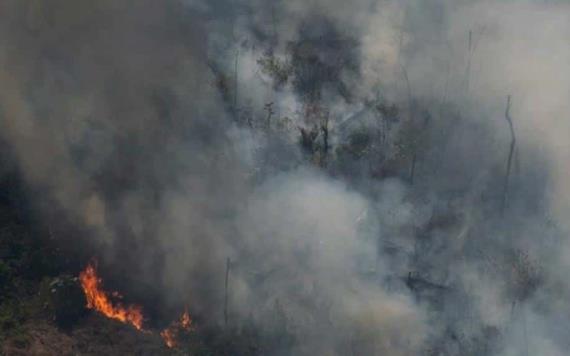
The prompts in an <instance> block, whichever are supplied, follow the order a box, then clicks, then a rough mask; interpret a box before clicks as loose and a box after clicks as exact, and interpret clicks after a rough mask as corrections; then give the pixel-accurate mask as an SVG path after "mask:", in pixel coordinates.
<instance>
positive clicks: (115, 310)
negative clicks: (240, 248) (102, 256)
mask: <svg viewBox="0 0 570 356" xmlns="http://www.w3.org/2000/svg"><path fill="white" fill-rule="evenodd" d="M79 280H80V281H81V287H82V288H83V291H84V292H85V297H86V298H87V308H89V309H95V310H96V311H98V312H100V313H101V314H103V315H105V316H106V317H108V318H111V319H116V320H119V321H121V322H123V323H126V324H131V325H133V326H134V327H135V328H136V329H137V330H142V324H143V319H144V318H143V314H142V308H141V307H140V306H137V305H128V306H126V307H125V306H123V305H122V304H121V303H116V304H115V305H113V303H112V301H111V299H110V298H109V296H108V293H107V292H105V291H103V289H102V288H101V285H102V283H101V278H99V277H98V276H97V270H96V268H95V266H94V264H91V263H90V264H88V265H87V268H85V270H84V271H83V272H81V273H80V274H79ZM111 295H112V296H115V297H116V298H122V296H121V295H120V294H119V293H117V292H112V293H111Z"/></svg>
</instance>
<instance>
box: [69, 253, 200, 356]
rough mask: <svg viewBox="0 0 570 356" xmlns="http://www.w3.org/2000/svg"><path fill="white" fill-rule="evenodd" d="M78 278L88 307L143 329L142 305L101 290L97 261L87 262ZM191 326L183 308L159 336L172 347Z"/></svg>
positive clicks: (140, 329)
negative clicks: (130, 302) (128, 302)
mask: <svg viewBox="0 0 570 356" xmlns="http://www.w3.org/2000/svg"><path fill="white" fill-rule="evenodd" d="M79 280H80V282H81V287H82V288H83V292H84V293H85V298H86V300H87V308H88V309H93V310H95V311H97V312H99V313H101V314H102V315H104V316H106V317H107V318H110V319H114V320H118V321H120V322H122V323H124V324H130V325H132V326H134V327H135V328H136V329H137V330H139V331H145V330H144V329H143V323H144V319H145V318H144V315H143V312H142V307H141V306H138V305H134V304H129V305H124V304H123V303H121V302H120V299H122V298H123V296H122V295H121V294H120V293H119V292H116V291H115V292H107V291H105V290H103V281H102V279H101V278H100V277H99V276H98V275H97V263H95V262H91V263H89V264H88V265H87V267H86V268H85V270H83V271H82V272H81V273H80V274H79ZM191 327H192V319H191V318H190V314H189V313H188V310H187V309H185V310H184V312H183V313H182V315H181V316H180V318H179V319H178V320H175V321H174V322H172V323H171V324H170V325H169V326H168V327H167V328H166V329H164V330H162V331H161V332H160V336H161V337H162V339H163V340H164V343H165V344H166V346H168V347H169V348H174V347H176V346H178V338H179V337H180V335H181V334H182V333H184V332H188V331H190V330H191Z"/></svg>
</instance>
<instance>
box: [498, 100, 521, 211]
mask: <svg viewBox="0 0 570 356" xmlns="http://www.w3.org/2000/svg"><path fill="white" fill-rule="evenodd" d="M505 119H506V120H507V123H508V124H509V129H510V131H511V144H510V147H509V156H508V158H507V168H506V172H505V180H504V185H503V199H502V201H501V213H503V212H504V211H505V208H506V204H507V195H508V191H509V177H510V175H511V166H512V161H513V153H514V151H515V145H516V142H517V140H516V137H515V129H514V126H513V120H512V118H511V96H510V95H509V96H507V108H506V109H505Z"/></svg>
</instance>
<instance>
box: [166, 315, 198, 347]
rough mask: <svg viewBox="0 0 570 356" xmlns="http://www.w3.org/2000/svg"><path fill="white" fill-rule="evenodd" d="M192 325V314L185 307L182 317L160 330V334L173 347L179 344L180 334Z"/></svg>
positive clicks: (167, 344)
mask: <svg viewBox="0 0 570 356" xmlns="http://www.w3.org/2000/svg"><path fill="white" fill-rule="evenodd" d="M191 326H192V319H190V314H188V310H187V309H184V313H182V315H181V316H180V319H179V320H177V321H175V322H173V323H172V324H170V326H169V327H168V328H166V329H164V330H162V331H161V332H160V336H162V339H163V340H164V343H165V344H166V346H168V347H170V348H173V347H176V346H177V345H178V340H177V339H178V335H179V334H180V333H181V332H182V331H189V330H190V328H191Z"/></svg>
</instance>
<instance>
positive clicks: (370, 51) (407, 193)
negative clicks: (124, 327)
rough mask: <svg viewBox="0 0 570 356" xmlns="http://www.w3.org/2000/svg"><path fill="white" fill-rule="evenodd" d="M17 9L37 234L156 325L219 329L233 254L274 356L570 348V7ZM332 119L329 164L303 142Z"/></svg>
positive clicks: (234, 316)
mask: <svg viewBox="0 0 570 356" xmlns="http://www.w3.org/2000/svg"><path fill="white" fill-rule="evenodd" d="M0 14H1V15H0V26H1V34H0V49H1V54H0V64H1V66H0V68H1V69H0V83H1V84H0V114H1V120H0V125H1V127H0V129H1V131H0V137H1V140H2V141H4V142H5V143H6V144H7V145H8V146H9V147H10V149H11V151H12V152H13V156H14V160H15V162H16V163H17V165H18V167H19V169H20V171H21V173H22V176H23V179H24V180H25V181H26V183H27V184H28V186H29V189H30V191H31V192H34V194H35V195H34V198H35V199H36V202H35V203H36V204H37V205H38V207H37V208H38V211H39V212H40V215H41V216H42V221H43V222H44V223H45V224H46V225H47V226H49V227H50V230H53V231H56V234H58V233H61V234H65V229H67V228H68V226H69V225H74V226H78V227H79V228H80V231H81V232H82V234H81V236H74V244H77V245H78V246H85V247H86V249H87V250H88V251H89V253H93V254H95V255H97V257H98V258H99V259H101V260H102V264H103V265H104V266H106V267H105V268H106V271H107V275H108V278H109V279H111V280H112V279H114V280H115V282H116V283H122V285H123V286H124V288H126V289H127V290H128V291H130V294H131V295H132V297H133V298H143V299H144V298H148V300H146V301H145V303H144V304H145V307H147V308H148V307H149V303H151V301H152V302H153V303H156V305H154V306H153V307H154V308H156V310H154V311H153V312H154V313H156V314H157V315H158V316H157V318H159V319H160V318H161V317H163V316H162V315H160V314H161V312H164V311H165V310H166V311H168V310H172V309H176V308H180V307H181V306H183V305H186V304H188V305H190V309H191V311H192V313H193V314H196V315H197V316H198V320H200V319H202V320H203V322H204V323H211V324H217V323H222V322H223V318H224V315H223V307H222V306H223V304H224V293H225V291H224V274H225V269H226V259H227V258H229V259H230V260H231V274H230V290H229V291H230V293H229V294H230V295H229V321H230V323H232V324H233V325H241V324H243V323H246V322H248V321H253V322H254V324H255V325H257V326H258V327H259V329H260V330H264V332H265V334H266V335H265V336H266V339H267V340H270V342H269V343H268V345H265V349H264V351H265V352H266V353H267V354H300V355H304V354H327V355H346V354H362V355H420V354H433V355H465V354H476V355H511V354H521V353H525V352H526V354H529V355H530V354H543V355H550V354H551V355H559V354H560V355H562V354H564V352H563V350H565V348H566V346H567V345H566V343H567V341H566V340H565V336H564V333H563V332H560V331H559V330H561V329H563V330H566V331H567V330H568V329H569V328H570V324H568V322H567V320H566V319H567V318H564V317H561V316H566V317H567V316H568V314H569V312H570V310H569V309H568V307H567V305H566V304H567V303H565V302H564V301H565V300H567V299H568V297H569V295H570V289H569V287H568V283H567V281H566V278H565V277H566V271H567V270H568V267H569V261H570V257H568V256H570V254H569V251H570V245H569V244H568V241H567V238H566V231H567V229H568V226H566V225H567V222H566V218H567V216H568V212H569V206H568V201H569V199H568V198H569V192H568V189H567V187H566V186H565V178H566V177H565V176H566V173H567V172H568V158H569V157H570V149H569V146H568V144H567V142H566V141H567V140H566V134H567V133H568V132H570V127H568V121H567V120H566V119H565V118H566V117H567V115H568V111H569V107H568V103H567V100H566V96H567V94H568V92H569V90H570V79H569V78H568V70H567V68H566V66H565V64H566V63H568V61H569V60H570V58H569V57H570V50H569V49H568V46H567V43H566V42H567V38H568V34H569V32H570V21H568V20H569V19H568V17H570V6H569V5H567V4H565V3H563V2H544V1H542V2H539V1H523V2H497V1H475V2H472V1H469V2H468V1H464V2H457V1H436V0H433V1H432V0H430V1H413V0H410V1H406V2H401V1H390V0H383V1H369V0H362V1H356V2H352V3H350V4H349V3H348V2H345V1H271V2H265V1H243V0H242V1H232V2H227V1H209V2H202V1H175V0H171V1H170V0H169V1H162V2H160V3H158V2H153V1H136V2H135V1H129V0H121V1H98V2H90V1H77V0H75V1H71V0H51V1H36V0H26V1H22V0H19V1H16V0H6V1H4V2H3V3H2V4H1V5H0ZM264 58H265V59H267V58H269V59H270V60H271V61H273V62H271V61H270V62H268V61H266V62H263V61H262V60H263V59H264ZM264 63H265V65H264ZM267 63H270V64H271V65H267ZM276 63H277V64H276ZM508 95H511V97H512V103H513V104H512V110H511V115H512V118H513V121H514V125H515V131H516V136H517V145H516V153H515V161H514V168H513V173H512V175H511V177H510V181H509V184H510V185H509V190H508V199H507V202H508V204H507V209H506V211H505V212H504V213H501V208H500V207H501V200H502V196H503V182H504V174H505V173H504V172H505V164H506V158H507V154H508V145H509V140H510V136H509V130H508V126H507V122H506V120H505V117H504V116H505V107H506V100H507V99H506V98H507V96H508ZM269 103H271V105H269V106H268V105H267V104H269ZM371 103H372V104H371ZM391 104H394V105H395V106H394V107H396V108H397V110H399V111H398V113H397V115H392V114H390V112H391V111H390V110H389V108H390V107H391V106H390V105H391ZM315 107H316V109H315ZM324 108H326V110H325V109H324ZM371 108H372V109H371ZM373 108H381V110H380V109H379V111H378V112H380V114H378V113H377V112H375V111H373V110H374V109H373ZM325 112H326V113H325ZM392 116H398V117H399V121H398V120H393V121H398V122H395V123H392V122H391V121H390V120H389V119H391V117H392ZM323 117H325V118H326V119H327V120H329V121H327V122H330V134H331V138H330V142H331V143H330V144H331V145H332V146H334V147H332V148H331V149H330V152H329V151H327V150H328V147H326V149H323V148H320V151H319V150H318V149H315V148H314V146H315V145H316V143H315V144H314V145H312V146H311V147H309V149H307V147H303V148H304V150H301V148H300V147H299V144H298V142H297V141H298V138H299V131H298V128H299V127H301V128H303V129H307V130H310V129H311V128H312V127H313V126H315V125H317V126H315V127H319V126H318V125H322V120H323ZM378 117H381V119H382V120H385V122H388V123H387V124H385V125H386V126H382V128H381V129H379V128H378V126H377V125H378V122H379V121H378V119H377V118H378ZM375 120H376V121H375ZM382 122H384V121H382ZM419 123H421V124H419ZM383 125H384V124H383ZM355 127H356V128H357V129H358V130H361V131H362V130H364V132H367V133H369V134H370V135H376V132H380V131H382V130H384V131H382V132H384V133H387V136H388V138H385V139H382V140H380V139H378V137H383V136H382V134H378V135H379V136H378V137H377V136H371V137H372V138H371V139H370V140H372V141H374V140H376V139H378V140H377V141H374V142H380V141H381V142H382V145H375V144H368V143H366V142H368V141H366V140H367V138H366V139H365V138H362V137H364V136H355V135H354V133H353V131H351V130H355V131H358V130H356V129H355ZM321 128H322V126H321ZM361 131H358V132H361ZM320 135H321V136H322V134H320ZM321 136H318V137H319V138H318V139H319V140H322V139H323V138H322V137H321ZM358 137H360V140H361V141H358V140H357V139H358ZM366 137H368V136H366ZM398 137H403V138H404V139H403V140H402V139H398ZM346 141H350V142H351V144H350V145H349V144H347V143H346ZM362 142H364V143H362ZM410 142H412V143H410ZM358 145H363V147H364V148H362V149H358V147H360V146H358ZM353 146H355V147H356V149H355V148H354V147H353ZM311 150H312V151H311ZM307 151H310V154H308V153H307ZM327 155H328V156H327ZM307 156H311V159H310V160H313V162H309V161H310V160H307ZM315 157H317V158H315ZM331 157H333V158H331ZM378 157H381V159H380V158H378ZM412 157H413V162H414V165H413V166H412V167H413V168H412V172H413V174H414V176H413V184H412V181H411V180H410V179H409V178H410V177H409V170H410V167H409V166H408V162H411V161H412ZM315 160H316V161H318V162H317V164H314V163H315V162H314V161H315ZM416 161H417V163H416ZM315 166H320V167H321V168H322V169H317V168H315ZM380 167H381V168H382V169H380ZM385 167H388V168H385ZM394 172H395V173H394ZM386 177H389V178H386ZM123 278H124V279H128V281H126V280H123ZM128 291H127V293H128ZM151 295H152V296H155V297H151ZM153 298H155V299H153ZM428 327H429V328H428ZM557 328H558V329H557Z"/></svg>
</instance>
